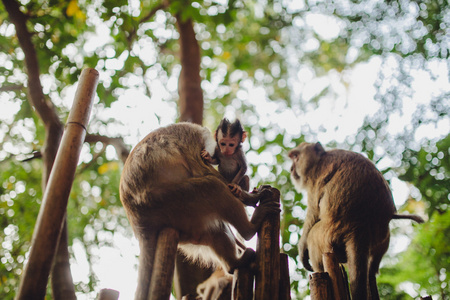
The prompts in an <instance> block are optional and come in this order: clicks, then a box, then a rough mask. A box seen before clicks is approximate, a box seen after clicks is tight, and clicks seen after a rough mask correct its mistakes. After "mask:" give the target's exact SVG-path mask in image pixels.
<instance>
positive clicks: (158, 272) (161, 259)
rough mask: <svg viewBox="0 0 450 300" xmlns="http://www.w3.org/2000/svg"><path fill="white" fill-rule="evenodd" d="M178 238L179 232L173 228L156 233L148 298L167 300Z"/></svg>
mask: <svg viewBox="0 0 450 300" xmlns="http://www.w3.org/2000/svg"><path fill="white" fill-rule="evenodd" d="M178 239H179V233H178V231H176V230H175V229H173V228H169V227H166V228H164V229H162V230H161V231H160V232H159V234H158V242H157V245H156V253H155V261H154V263H153V271H152V281H151V282H150V290H149V299H150V300H168V299H169V298H170V294H171V290H172V282H173V273H174V270H175V257H176V254H177V248H178Z"/></svg>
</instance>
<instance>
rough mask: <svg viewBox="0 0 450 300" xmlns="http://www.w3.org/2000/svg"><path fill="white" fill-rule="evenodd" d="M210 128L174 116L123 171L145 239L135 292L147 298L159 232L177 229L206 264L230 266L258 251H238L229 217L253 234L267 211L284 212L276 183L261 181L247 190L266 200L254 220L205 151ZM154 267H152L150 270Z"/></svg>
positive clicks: (130, 213) (182, 242)
mask: <svg viewBox="0 0 450 300" xmlns="http://www.w3.org/2000/svg"><path fill="white" fill-rule="evenodd" d="M214 145H215V142H214V140H213V138H212V135H211V133H210V131H209V130H208V129H206V128H204V127H201V126H199V125H195V124H191V123H179V124H173V125H170V126H167V127H163V128H159V129H157V130H155V131H153V132H151V133H150V134H148V135H147V136H146V137H145V138H144V139H143V140H142V141H141V142H139V144H138V145H137V146H136V147H135V148H134V150H133V151H132V152H131V154H130V155H129V157H128V159H127V161H126V163H125V166H124V169H123V172H122V177H121V182H120V199H121V201H122V204H123V206H124V208H125V211H126V213H127V217H128V220H129V221H130V223H131V225H132V227H133V231H134V233H135V235H136V238H137V239H138V241H139V247H140V250H141V251H140V257H139V274H138V281H139V282H138V287H137V291H136V296H135V297H136V299H147V296H148V293H149V284H150V281H151V270H152V268H153V258H154V254H155V248H156V240H157V236H158V232H159V231H160V230H161V229H162V228H164V227H171V228H173V229H175V230H177V231H178V232H179V250H181V251H182V252H184V253H185V255H186V256H187V257H188V258H190V259H192V260H193V261H197V262H200V263H204V264H214V265H220V266H222V268H223V269H224V270H226V271H228V272H231V271H233V270H234V269H235V268H237V267H239V266H241V265H244V264H247V263H249V262H250V261H251V260H252V259H253V257H254V251H253V250H251V249H246V250H245V251H244V252H243V254H242V255H241V256H238V255H237V248H236V238H235V236H234V235H233V233H232V232H231V230H230V227H229V224H231V226H233V227H234V228H235V229H236V231H237V232H238V233H239V234H240V235H241V236H242V237H244V238H245V239H246V240H249V239H250V238H252V237H253V236H254V234H255V233H256V231H257V230H258V229H259V228H260V226H261V223H262V221H263V219H264V217H265V216H266V215H267V214H270V213H275V212H279V204H278V203H276V202H275V201H273V200H272V198H271V195H272V189H271V188H262V189H260V190H258V191H257V192H255V193H252V194H249V193H244V192H243V193H242V195H241V197H242V198H244V199H246V198H252V199H257V200H256V201H258V200H260V205H259V206H257V207H256V209H255V211H254V213H253V216H252V218H251V220H250V221H249V220H248V217H247V213H246V211H245V207H244V204H243V203H242V201H241V200H240V199H238V198H236V197H235V196H234V195H233V193H231V191H230V189H229V188H228V186H227V183H228V182H227V180H226V179H225V178H223V176H222V175H220V173H219V172H218V171H217V170H215V169H214V168H213V167H212V166H211V165H210V164H207V163H205V162H204V161H203V160H202V158H201V155H200V152H201V150H202V149H205V148H206V149H207V150H209V151H213V147H211V146H214ZM149 270H150V271H149Z"/></svg>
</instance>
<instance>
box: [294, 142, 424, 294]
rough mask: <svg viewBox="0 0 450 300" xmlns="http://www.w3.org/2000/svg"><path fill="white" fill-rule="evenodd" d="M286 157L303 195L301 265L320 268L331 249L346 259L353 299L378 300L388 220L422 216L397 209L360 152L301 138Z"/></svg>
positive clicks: (376, 173) (312, 269)
mask: <svg viewBox="0 0 450 300" xmlns="http://www.w3.org/2000/svg"><path fill="white" fill-rule="evenodd" d="M289 157H290V158H291V160H292V163H293V164H292V167H291V180H292V182H293V184H294V186H295V188H296V189H297V191H299V192H300V191H305V192H306V193H307V199H308V209H307V213H306V219H305V223H304V225H303V233H302V236H301V238H300V242H299V255H300V260H301V261H302V263H303V266H304V267H305V268H306V269H307V270H309V271H315V272H323V269H324V268H323V261H322V255H323V253H328V252H334V253H335V254H336V256H337V259H338V260H339V262H340V263H345V262H346V263H347V264H348V273H349V280H350V289H351V295H352V299H354V300H363V299H379V294H378V288H377V282H376V277H375V276H376V274H377V273H378V269H379V265H380V261H381V258H382V257H383V255H384V254H385V253H386V251H387V249H388V246H389V236H390V233H389V222H390V221H391V220H392V219H412V220H414V221H416V222H418V223H422V222H423V219H422V218H420V217H419V216H415V215H398V214H396V208H395V205H394V202H393V199H392V194H391V191H390V189H389V186H388V183H387V182H386V180H385V179H384V178H383V175H382V174H381V173H380V172H379V171H378V170H377V169H376V167H375V165H374V164H373V163H372V162H371V161H370V160H369V159H367V158H365V157H364V156H362V155H360V154H357V153H354V152H351V151H345V150H338V149H336V150H331V151H325V149H324V148H323V147H322V145H321V144H320V143H316V144H310V143H302V144H300V145H299V146H298V147H296V148H294V149H293V150H291V151H290V152H289ZM310 261H311V264H310V263H309V262H310Z"/></svg>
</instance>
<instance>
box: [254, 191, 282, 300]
mask: <svg viewBox="0 0 450 300" xmlns="http://www.w3.org/2000/svg"><path fill="white" fill-rule="evenodd" d="M261 188H262V187H261ZM261 188H260V189H261ZM271 191H272V199H270V200H272V201H273V200H275V201H278V202H279V201H280V191H278V190H277V189H275V188H271ZM262 201H264V200H262ZM256 264H257V271H256V276H255V300H266V299H267V300H274V299H278V296H279V283H280V214H279V213H276V214H271V215H268V216H267V217H266V219H265V220H264V221H263V224H262V226H261V229H260V230H259V232H258V242H257V245H256Z"/></svg>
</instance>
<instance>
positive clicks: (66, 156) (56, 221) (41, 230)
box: [16, 69, 99, 300]
mask: <svg viewBox="0 0 450 300" xmlns="http://www.w3.org/2000/svg"><path fill="white" fill-rule="evenodd" d="M98 77H99V74H98V72H97V71H96V70H94V69H85V70H83V71H82V72H81V76H80V79H79V82H78V88H77V91H76V94H75V100H74V103H73V106H72V109H71V111H70V114H69V118H68V119H67V123H66V127H65V130H64V134H63V137H62V140H61V144H60V146H59V149H58V153H57V155H56V158H55V163H54V165H53V168H52V171H51V174H50V177H49V180H48V184H47V187H46V189H45V192H44V196H43V199H42V205H41V208H40V210H39V215H38V218H37V221H36V226H35V229H34V234H33V239H32V242H31V249H30V255H29V259H28V263H27V265H26V266H25V269H24V273H23V275H22V277H21V280H20V285H19V289H18V292H17V295H16V299H23V300H30V299H44V298H45V294H46V288H47V282H48V277H49V274H50V270H51V267H52V262H53V258H54V256H55V253H56V249H57V245H58V241H59V235H60V233H61V228H62V225H63V222H64V219H65V217H66V209H67V202H68V199H69V194H70V190H71V187H72V182H73V179H74V176H75V170H76V167H77V164H78V159H79V156H80V151H81V147H82V145H83V142H84V138H85V136H86V128H87V125H88V122H89V116H90V112H91V108H92V104H93V100H94V96H95V90H96V87H97V83H98Z"/></svg>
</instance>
